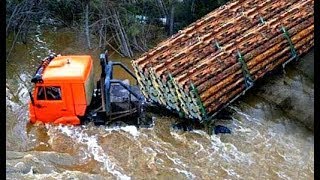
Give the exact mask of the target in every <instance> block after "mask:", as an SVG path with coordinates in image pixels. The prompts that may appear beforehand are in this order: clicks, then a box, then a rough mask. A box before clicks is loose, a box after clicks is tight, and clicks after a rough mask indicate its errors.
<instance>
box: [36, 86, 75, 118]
mask: <svg viewBox="0 0 320 180" xmlns="http://www.w3.org/2000/svg"><path fill="white" fill-rule="evenodd" d="M65 88H68V86H64V85H54V84H52V85H51V84H50V85H49V84H46V85H39V86H37V87H36V91H35V92H36V94H35V95H36V96H35V98H34V99H35V107H34V110H35V116H36V119H37V120H40V121H43V122H53V121H55V120H56V119H58V118H60V117H63V116H72V115H74V110H73V109H72V108H69V107H68V106H67V105H68V104H67V98H66V95H65V93H64V92H65V91H66V89H65Z"/></svg>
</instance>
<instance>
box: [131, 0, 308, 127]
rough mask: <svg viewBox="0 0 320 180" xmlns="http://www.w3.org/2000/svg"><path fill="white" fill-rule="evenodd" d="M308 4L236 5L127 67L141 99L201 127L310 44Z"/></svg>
mask: <svg viewBox="0 0 320 180" xmlns="http://www.w3.org/2000/svg"><path fill="white" fill-rule="evenodd" d="M313 6H314V1H313V0H238V1H231V2H229V3H227V4H226V5H224V6H222V7H220V8H218V9H216V10H214V11H213V12H211V13H209V14H207V15H206V16H204V17H203V18H201V19H199V20H198V21H196V22H194V23H192V24H191V25H189V26H188V27H186V28H185V29H183V30H181V31H179V32H178V33H177V34H175V35H173V36H172V37H171V38H169V39H167V40H165V41H163V42H161V43H160V44H159V45H158V46H156V47H155V48H153V49H151V50H150V51H149V52H147V53H144V54H143V55H142V56H141V57H140V58H139V59H136V60H133V61H132V64H133V67H134V70H135V73H136V75H137V77H138V82H139V85H140V88H141V91H142V93H143V94H144V95H145V97H146V98H148V99H150V100H152V101H154V102H156V103H159V104H161V105H164V106H166V107H167V108H168V109H170V110H173V111H176V112H178V113H179V114H180V115H181V116H182V117H185V118H191V119H198V120H199V121H200V122H203V121H204V120H208V119H210V118H212V117H213V116H214V115H215V114H216V113H217V112H219V111H220V110H221V109H222V108H224V107H225V106H227V105H228V104H229V103H230V102H232V101H233V100H235V99H236V98H237V97H239V96H240V95H241V94H244V92H245V91H246V90H248V89H249V88H250V87H252V85H253V84H254V82H255V81H256V80H257V79H259V78H261V77H263V76H264V75H265V74H266V73H267V72H269V71H272V70H273V69H274V68H276V67H277V66H278V65H283V66H284V65H285V64H287V63H288V62H290V61H291V60H293V59H295V60H297V58H298V56H299V55H301V54H303V53H306V52H307V51H308V50H309V49H310V48H312V47H313V45H314V10H313Z"/></svg>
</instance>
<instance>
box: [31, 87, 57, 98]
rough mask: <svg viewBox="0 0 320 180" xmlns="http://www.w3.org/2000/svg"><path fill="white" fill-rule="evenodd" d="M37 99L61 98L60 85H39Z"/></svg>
mask: <svg viewBox="0 0 320 180" xmlns="http://www.w3.org/2000/svg"><path fill="white" fill-rule="evenodd" d="M37 100H61V88H60V86H39V87H38V93H37Z"/></svg>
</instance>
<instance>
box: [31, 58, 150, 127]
mask: <svg viewBox="0 0 320 180" xmlns="http://www.w3.org/2000/svg"><path fill="white" fill-rule="evenodd" d="M100 65H101V76H100V79H99V80H98V81H97V82H96V86H95V82H94V81H95V80H94V68H93V60H92V58H91V57H90V56H88V55H70V56H61V55H56V54H55V53H50V55H49V56H48V57H46V58H45V59H44V60H42V61H41V64H40V65H39V67H38V69H37V70H36V73H35V75H34V77H33V78H32V80H31V82H32V83H34V87H33V90H32V92H29V95H30V99H31V101H30V103H29V117H30V122H31V123H35V122H37V121H40V122H43V123H53V124H72V125H79V124H82V123H84V122H87V121H93V122H94V123H95V124H106V123H109V122H112V121H116V120H121V119H124V118H127V119H130V120H132V119H137V121H138V124H139V122H140V120H141V119H142V118H143V115H144V110H143V108H144V104H145V103H144V102H145V98H144V97H143V96H142V95H141V94H140V92H139V88H138V87H137V86H136V85H130V82H128V80H124V81H123V80H116V79H113V67H114V66H120V67H121V68H122V69H123V70H125V71H126V72H127V73H128V74H129V75H131V76H132V77H133V78H135V76H134V74H133V73H132V72H131V71H130V70H129V69H128V68H127V67H126V66H124V65H123V64H122V63H119V62H112V61H109V60H108V55H107V53H104V54H101V55H100Z"/></svg>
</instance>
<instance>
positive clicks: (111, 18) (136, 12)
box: [6, 0, 227, 61]
mask: <svg viewBox="0 0 320 180" xmlns="http://www.w3.org/2000/svg"><path fill="white" fill-rule="evenodd" d="M226 2H227V0H200V1H196V0H64V1H62V0H52V1H51V0H6V39H7V42H8V41H10V43H7V44H9V46H7V48H6V55H7V61H8V59H9V57H10V54H11V52H12V50H13V49H14V46H15V45H16V43H18V42H19V43H23V44H27V43H28V37H29V36H30V35H33V34H35V33H36V31H37V26H39V25H41V26H42V27H44V28H70V29H72V30H74V31H75V32H76V33H77V34H79V35H81V36H82V37H83V38H84V42H85V43H86V47H87V49H93V48H101V49H105V48H107V47H108V48H110V49H112V50H113V51H115V52H117V53H118V54H120V55H121V56H123V57H128V58H132V57H134V56H135V55H137V54H141V53H143V52H146V51H147V50H148V49H150V48H152V47H153V46H155V45H156V44H157V43H158V42H160V41H161V40H163V39H165V38H167V37H169V36H171V35H173V34H174V33H176V32H177V31H178V30H180V29H182V28H184V27H186V26H187V25H189V24H190V23H192V22H194V21H196V20H197V19H199V18H201V17H202V16H204V15H206V14H207V13H209V12H211V11H212V10H214V9H216V8H218V7H219V6H221V5H223V4H225V3H226ZM93 39H96V41H93Z"/></svg>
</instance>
